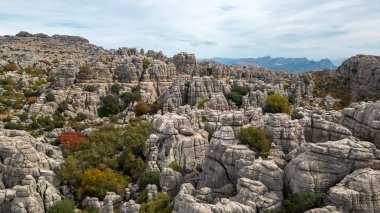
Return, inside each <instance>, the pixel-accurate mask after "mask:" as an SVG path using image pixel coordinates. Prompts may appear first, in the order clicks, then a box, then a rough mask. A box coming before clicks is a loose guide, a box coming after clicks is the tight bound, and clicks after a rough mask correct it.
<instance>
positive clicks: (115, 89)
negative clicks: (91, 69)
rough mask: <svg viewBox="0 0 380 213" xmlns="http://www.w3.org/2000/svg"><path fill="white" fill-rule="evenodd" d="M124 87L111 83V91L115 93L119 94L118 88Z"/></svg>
mask: <svg viewBox="0 0 380 213" xmlns="http://www.w3.org/2000/svg"><path fill="white" fill-rule="evenodd" d="M123 88H124V87H123V85H121V84H112V86H111V92H112V93H113V94H115V95H119V92H120V90H122V89H123Z"/></svg>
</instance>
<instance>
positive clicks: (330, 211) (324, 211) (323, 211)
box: [305, 206, 341, 213]
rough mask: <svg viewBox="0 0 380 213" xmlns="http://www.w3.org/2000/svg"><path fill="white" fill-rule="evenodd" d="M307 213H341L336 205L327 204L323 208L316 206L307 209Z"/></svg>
mask: <svg viewBox="0 0 380 213" xmlns="http://www.w3.org/2000/svg"><path fill="white" fill-rule="evenodd" d="M305 213H341V211H338V210H337V208H336V207H335V206H325V207H322V208H315V209H310V210H308V211H306V212H305Z"/></svg>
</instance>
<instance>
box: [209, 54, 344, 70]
mask: <svg viewBox="0 0 380 213" xmlns="http://www.w3.org/2000/svg"><path fill="white" fill-rule="evenodd" d="M210 60H213V61H215V62H218V63H221V64H225V65H243V66H251V67H257V66H261V67H264V68H267V69H269V70H275V71H289V72H292V73H303V72H308V71H316V70H324V69H336V68H337V67H336V66H335V65H334V64H333V63H332V61H331V60H330V59H327V58H325V59H321V60H319V61H314V60H309V59H307V58H305V57H303V58H285V57H275V58H272V57H271V56H264V57H259V58H223V57H214V58H211V59H210Z"/></svg>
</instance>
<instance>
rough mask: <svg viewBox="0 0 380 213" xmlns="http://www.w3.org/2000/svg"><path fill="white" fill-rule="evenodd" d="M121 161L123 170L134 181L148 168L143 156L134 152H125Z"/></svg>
mask: <svg viewBox="0 0 380 213" xmlns="http://www.w3.org/2000/svg"><path fill="white" fill-rule="evenodd" d="M119 162H120V165H121V169H122V171H123V172H124V173H125V174H127V175H129V176H130V177H131V178H132V180H134V181H136V180H138V179H139V177H140V176H141V175H142V174H143V173H144V172H145V170H146V165H145V163H144V161H143V160H142V158H141V157H139V156H135V155H134V154H133V153H132V152H124V153H123V155H122V156H121V158H120V160H119Z"/></svg>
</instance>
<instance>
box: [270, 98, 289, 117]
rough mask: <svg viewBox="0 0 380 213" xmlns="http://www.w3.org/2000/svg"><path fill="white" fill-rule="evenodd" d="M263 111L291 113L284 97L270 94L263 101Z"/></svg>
mask: <svg viewBox="0 0 380 213" xmlns="http://www.w3.org/2000/svg"><path fill="white" fill-rule="evenodd" d="M264 112H266V113H286V114H289V115H290V113H291V108H290V105H289V101H288V99H286V98H285V97H283V96H281V95H278V94H272V95H269V96H268V97H267V99H266V102H265V107H264Z"/></svg>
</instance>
